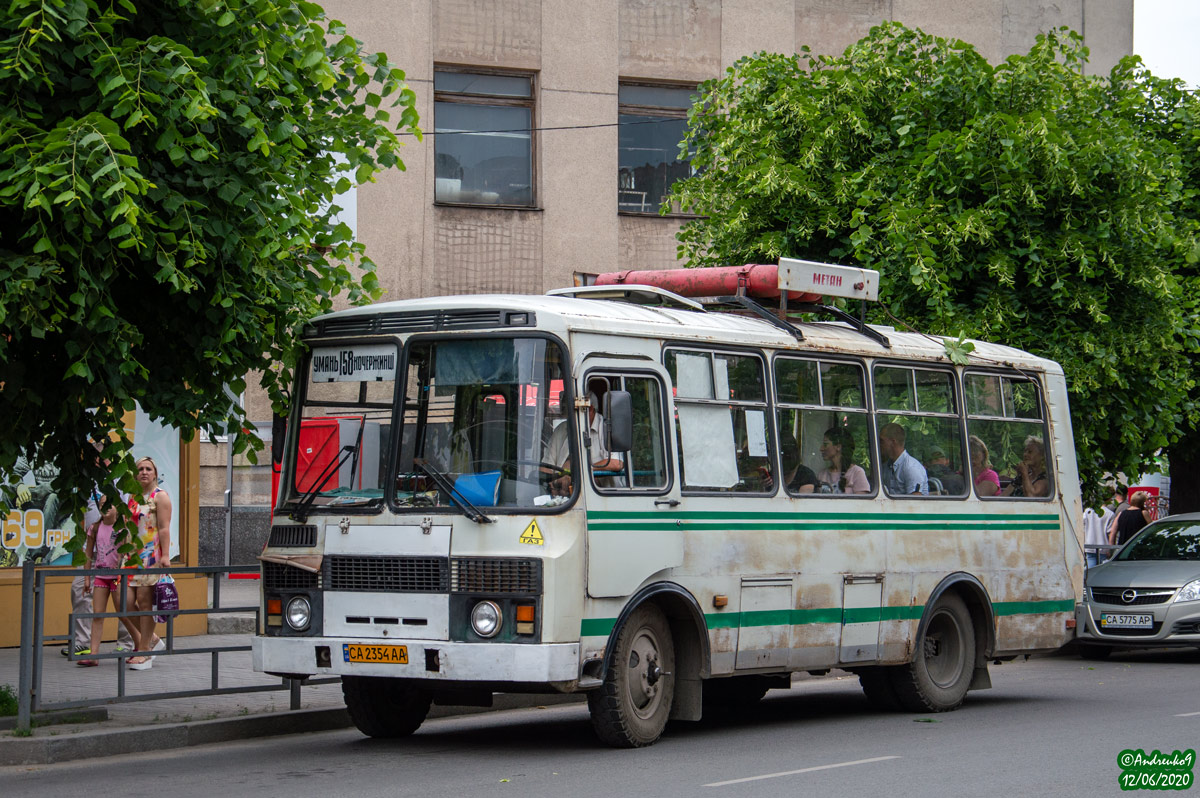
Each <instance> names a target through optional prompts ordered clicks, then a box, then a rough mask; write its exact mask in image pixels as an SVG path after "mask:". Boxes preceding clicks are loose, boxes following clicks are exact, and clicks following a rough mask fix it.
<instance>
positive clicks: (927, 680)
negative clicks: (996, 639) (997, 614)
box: [892, 593, 975, 712]
mask: <svg viewBox="0 0 1200 798" xmlns="http://www.w3.org/2000/svg"><path fill="white" fill-rule="evenodd" d="M974 670H975V627H974V625H973V624H972V622H971V613H970V612H969V611H968V610H967V605H966V604H964V603H963V600H962V599H961V598H959V597H958V596H957V595H955V594H954V593H944V594H942V596H941V597H939V598H938V600H937V602H936V603H935V604H934V605H933V609H932V610H931V611H930V614H929V622H928V623H927V624H926V625H925V631H924V632H923V633H922V634H921V637H920V639H918V640H917V653H916V656H915V657H914V658H913V661H912V662H911V663H909V664H908V665H905V666H901V667H898V668H896V669H895V670H894V671H892V686H893V687H894V688H895V690H896V699H897V700H898V702H899V704H900V706H901V707H902V708H903V709H906V710H908V711H909V712H947V711H949V710H951V709H954V708H956V707H958V706H959V705H960V704H961V703H962V702H963V698H965V697H966V695H967V689H968V688H969V687H970V686H971V676H972V674H973V673H974Z"/></svg>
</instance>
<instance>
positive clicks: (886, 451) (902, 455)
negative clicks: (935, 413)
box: [879, 422, 929, 496]
mask: <svg viewBox="0 0 1200 798" xmlns="http://www.w3.org/2000/svg"><path fill="white" fill-rule="evenodd" d="M905 437H906V436H905V433H904V427H902V426H900V425H899V424H897V423H895V422H892V423H890V424H884V425H883V427H881V428H880V430H879V451H880V453H881V454H882V455H883V459H884V460H885V461H886V462H884V467H883V486H884V487H885V488H887V492H888V493H890V494H891V495H893V496H905V495H920V496H928V495H929V477H928V476H927V475H926V473H925V466H923V465H921V462H920V461H919V460H917V458H915V457H913V456H912V455H911V454H909V453H908V452H906V451H904V440H905Z"/></svg>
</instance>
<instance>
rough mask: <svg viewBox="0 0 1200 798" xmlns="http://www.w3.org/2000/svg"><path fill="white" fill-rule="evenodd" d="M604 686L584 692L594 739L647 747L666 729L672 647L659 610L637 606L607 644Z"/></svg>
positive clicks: (671, 694)
mask: <svg viewBox="0 0 1200 798" xmlns="http://www.w3.org/2000/svg"><path fill="white" fill-rule="evenodd" d="M613 646H614V648H613V656H612V662H611V664H610V665H609V667H608V672H607V673H606V674H605V677H604V683H603V684H602V685H601V686H600V687H599V688H598V689H596V690H593V691H592V692H590V693H588V710H589V711H590V712H591V715H592V727H593V728H594V729H595V730H596V735H597V736H598V737H599V738H600V739H601V740H602V741H603V742H605V743H607V744H608V745H611V746H614V747H616V748H640V747H642V746H645V745H650V744H652V743H653V742H654V741H655V740H657V739H658V738H659V737H660V736H661V735H662V733H663V729H665V728H666V725H667V718H668V717H670V715H671V704H672V702H673V701H674V698H675V648H674V643H673V641H672V638H671V627H670V626H668V625H667V619H666V618H665V617H664V616H663V614H662V611H661V610H660V609H659V608H658V607H655V606H654V605H652V604H643V605H642V606H640V607H638V608H637V609H636V610H634V611H633V613H632V614H631V615H630V616H629V619H628V620H627V621H626V622H625V624H624V625H623V626H622V627H621V629H620V631H619V632H618V633H617V636H616V640H615V641H614V642H613Z"/></svg>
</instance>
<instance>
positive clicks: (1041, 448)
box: [1004, 435, 1050, 496]
mask: <svg viewBox="0 0 1200 798" xmlns="http://www.w3.org/2000/svg"><path fill="white" fill-rule="evenodd" d="M1004 495H1005V496H1049V495H1050V480H1049V479H1047V478H1046V444H1045V443H1043V442H1042V439H1041V438H1039V437H1037V436H1036V435H1030V436H1029V437H1028V438H1026V439H1025V451H1024V453H1023V454H1022V455H1021V462H1019V463H1017V476H1016V479H1014V480H1013V481H1012V482H1011V483H1010V484H1009V486H1008V487H1007V488H1005V489H1004Z"/></svg>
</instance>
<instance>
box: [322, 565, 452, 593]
mask: <svg viewBox="0 0 1200 798" xmlns="http://www.w3.org/2000/svg"><path fill="white" fill-rule="evenodd" d="M447 570H448V569H447V566H446V559H445V558H444V557H326V558H325V587H326V589H327V590H341V591H348V592H356V593H365V592H371V593H445V592H446V589H447V584H448V582H449V580H448V578H447V573H446V572H447Z"/></svg>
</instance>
